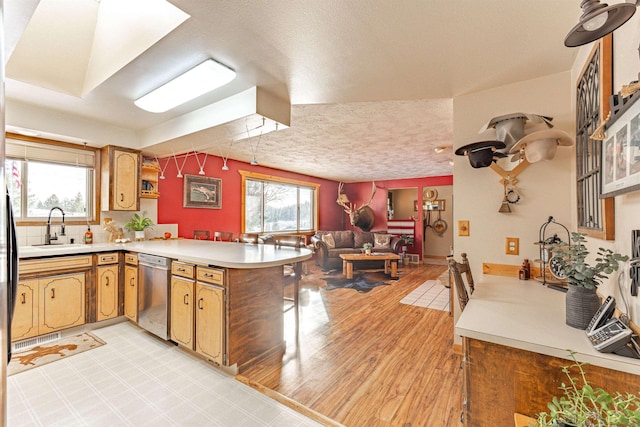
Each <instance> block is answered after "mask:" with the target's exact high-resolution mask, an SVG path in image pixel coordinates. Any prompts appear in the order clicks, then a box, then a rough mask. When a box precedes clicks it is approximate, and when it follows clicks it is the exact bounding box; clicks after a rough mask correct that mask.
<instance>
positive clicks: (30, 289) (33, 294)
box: [11, 279, 38, 341]
mask: <svg viewBox="0 0 640 427" xmlns="http://www.w3.org/2000/svg"><path fill="white" fill-rule="evenodd" d="M36 335H38V279H30V280H20V281H19V282H18V293H17V294H16V305H15V310H14V312H13V322H12V324H11V340H12V341H19V340H23V339H26V338H31V337H35V336H36Z"/></svg>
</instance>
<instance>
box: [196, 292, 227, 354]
mask: <svg viewBox="0 0 640 427" xmlns="http://www.w3.org/2000/svg"><path fill="white" fill-rule="evenodd" d="M196 351H197V352H198V353H200V354H202V355H204V356H206V357H207V358H209V359H211V360H212V361H214V362H216V363H218V364H220V365H222V364H223V362H224V358H223V356H224V289H222V288H217V287H213V286H209V285H204V284H202V283H197V284H196Z"/></svg>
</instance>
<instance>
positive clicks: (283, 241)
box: [275, 235, 306, 341]
mask: <svg viewBox="0 0 640 427" xmlns="http://www.w3.org/2000/svg"><path fill="white" fill-rule="evenodd" d="M305 243H306V237H305V236H297V235H281V236H275V247H276V248H280V247H282V246H287V247H292V248H296V249H300V248H304V247H305ZM292 278H293V298H288V297H284V300H285V301H289V302H292V303H293V305H292V306H291V307H288V308H285V309H284V311H285V312H287V311H289V310H291V309H294V310H295V311H294V315H295V319H296V341H297V340H298V338H299V331H300V304H299V302H300V279H301V278H302V263H301V262H294V263H293V264H287V265H285V266H284V280H283V286H286V285H287V282H288V281H289V280H291V279H292Z"/></svg>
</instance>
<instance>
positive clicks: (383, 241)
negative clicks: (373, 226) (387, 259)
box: [373, 233, 391, 248]
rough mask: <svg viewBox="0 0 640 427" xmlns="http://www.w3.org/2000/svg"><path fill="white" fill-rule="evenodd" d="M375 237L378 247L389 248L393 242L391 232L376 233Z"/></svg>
mask: <svg viewBox="0 0 640 427" xmlns="http://www.w3.org/2000/svg"><path fill="white" fill-rule="evenodd" d="M373 238H374V240H375V244H374V246H375V247H376V248H388V247H389V246H390V243H391V235H390V234H378V233H374V235H373Z"/></svg>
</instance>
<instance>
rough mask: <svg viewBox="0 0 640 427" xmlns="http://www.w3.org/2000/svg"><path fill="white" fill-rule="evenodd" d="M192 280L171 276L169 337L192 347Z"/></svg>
mask: <svg viewBox="0 0 640 427" xmlns="http://www.w3.org/2000/svg"><path fill="white" fill-rule="evenodd" d="M194 285H195V282H194V281H193V280H189V279H185V278H182V277H176V276H173V277H172V278H171V339H172V340H173V341H175V342H177V343H178V344H181V345H183V346H185V347H187V348H189V349H191V350H193V349H194V330H193V328H194V312H193V311H194V310H193V301H194V299H193V295H194Z"/></svg>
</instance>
